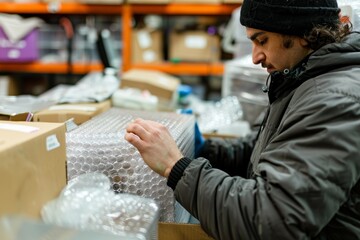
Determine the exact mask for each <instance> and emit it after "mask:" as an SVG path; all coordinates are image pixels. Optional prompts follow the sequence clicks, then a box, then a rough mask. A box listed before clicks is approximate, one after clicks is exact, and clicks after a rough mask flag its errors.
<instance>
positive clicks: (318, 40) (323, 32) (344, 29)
mask: <svg viewBox="0 0 360 240" xmlns="http://www.w3.org/2000/svg"><path fill="white" fill-rule="evenodd" d="M351 30H352V24H351V23H350V22H349V23H346V24H344V23H341V22H340V20H339V21H338V22H337V23H336V24H334V25H333V26H331V25H325V26H322V25H320V26H315V27H314V28H313V29H312V30H310V31H309V32H308V33H307V34H306V35H305V36H304V39H305V40H306V41H307V42H308V46H309V48H311V49H313V50H317V49H319V48H321V47H322V46H324V45H326V44H329V43H338V42H341V40H342V39H343V38H344V37H345V36H346V35H348V34H349V33H350V32H351Z"/></svg>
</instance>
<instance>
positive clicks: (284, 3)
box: [240, 0, 340, 36]
mask: <svg viewBox="0 0 360 240" xmlns="http://www.w3.org/2000/svg"><path fill="white" fill-rule="evenodd" d="M339 12H340V9H339V8H338V5H337V2H336V0H244V1H243V4H242V5H241V14H240V22H241V24H242V25H244V26H245V27H250V28H256V29H260V30H264V31H268V32H276V33H282V34H287V35H297V36H303V35H304V34H306V33H308V32H309V31H310V30H311V29H312V28H313V27H314V26H318V25H322V26H323V25H330V26H335V25H336V24H337V23H338V21H339Z"/></svg>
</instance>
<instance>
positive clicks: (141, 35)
mask: <svg viewBox="0 0 360 240" xmlns="http://www.w3.org/2000/svg"><path fill="white" fill-rule="evenodd" d="M132 43H133V45H132V56H131V57H132V62H133V63H160V62H162V61H163V59H164V56H163V50H162V46H163V34H162V31H159V30H151V29H146V28H144V29H134V30H133V33H132Z"/></svg>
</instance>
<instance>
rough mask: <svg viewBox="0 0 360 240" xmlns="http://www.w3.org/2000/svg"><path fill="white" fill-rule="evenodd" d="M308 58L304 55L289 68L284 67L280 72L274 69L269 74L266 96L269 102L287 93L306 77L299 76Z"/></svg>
mask: <svg viewBox="0 0 360 240" xmlns="http://www.w3.org/2000/svg"><path fill="white" fill-rule="evenodd" d="M308 59H309V56H307V57H305V58H304V59H303V60H302V61H301V62H300V63H298V64H297V65H296V66H295V67H294V68H293V69H291V70H289V69H285V70H284V71H282V72H279V71H276V72H273V73H271V74H270V75H269V77H270V85H269V92H268V97H269V102H270V104H271V103H273V102H274V101H275V100H277V99H278V98H279V97H281V96H282V95H284V96H285V95H287V94H288V93H290V92H291V91H292V90H294V89H295V88H297V87H298V86H300V85H301V84H302V83H303V82H304V81H305V80H307V79H308V78H307V79H306V78H302V77H301V75H302V73H303V72H304V71H305V69H306V66H307V61H308Z"/></svg>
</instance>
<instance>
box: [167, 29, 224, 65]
mask: <svg viewBox="0 0 360 240" xmlns="http://www.w3.org/2000/svg"><path fill="white" fill-rule="evenodd" d="M169 58H170V60H173V61H175V60H176V61H190V62H198V61H201V62H217V61H219V60H220V39H219V37H218V36H216V35H209V34H208V33H206V32H204V31H186V32H172V33H171V34H170V50H169Z"/></svg>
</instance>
